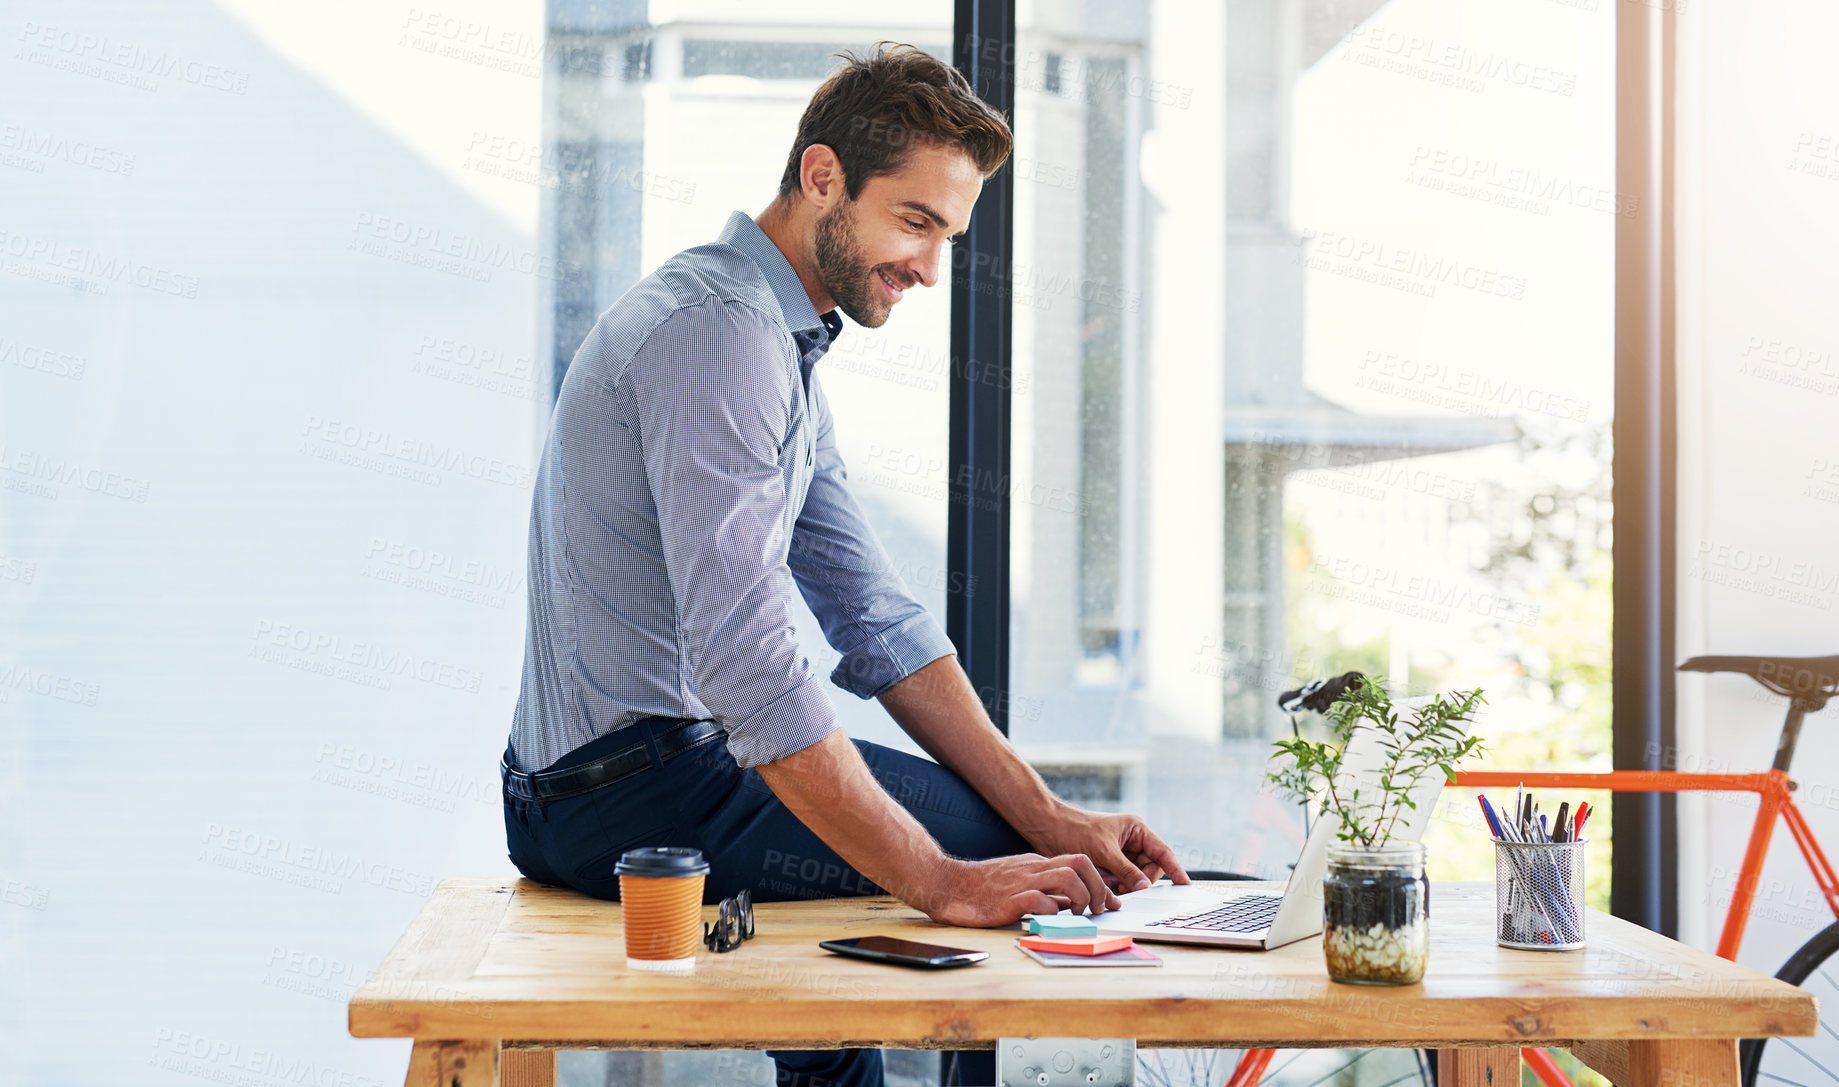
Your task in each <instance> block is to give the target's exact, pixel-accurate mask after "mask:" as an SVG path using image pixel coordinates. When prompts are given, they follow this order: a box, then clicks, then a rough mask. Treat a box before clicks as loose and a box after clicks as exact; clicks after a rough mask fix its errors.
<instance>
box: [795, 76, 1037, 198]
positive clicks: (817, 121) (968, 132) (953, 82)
mask: <svg viewBox="0 0 1839 1087" xmlns="http://www.w3.org/2000/svg"><path fill="white" fill-rule="evenodd" d="M836 55H837V56H839V57H841V58H842V59H843V66H842V67H841V68H839V69H837V70H836V71H835V72H832V73H831V74H830V78H828V79H826V80H824V82H823V85H822V86H820V87H818V88H817V93H816V94H813V95H812V96H811V104H810V105H808V106H806V107H805V113H804V116H803V117H800V118H799V119H798V138H797V139H796V140H794V141H793V142H792V154H791V157H790V158H788V159H787V160H786V163H785V173H784V174H783V175H781V176H780V178H779V195H780V197H782V198H783V197H787V196H791V195H792V194H794V193H796V192H798V190H799V180H798V176H799V168H798V167H799V161H800V160H801V159H803V158H804V154H805V149H806V148H808V147H810V146H811V145H812V144H819V143H821V144H823V145H824V146H826V147H828V148H830V149H831V150H832V151H834V152H836V157H837V161H839V162H841V163H842V164H843V187H844V191H845V192H847V193H848V194H849V198H850V199H851V200H854V199H855V198H856V197H858V196H860V195H862V186H863V185H865V184H867V183H868V179H869V178H871V177H879V176H880V175H882V174H891V173H893V172H894V171H896V170H898V169H900V168H901V167H902V166H904V165H905V164H906V161H907V156H908V155H909V154H910V153H911V152H912V150H913V148H914V147H915V146H916V145H918V144H921V143H930V144H942V145H945V146H948V147H959V148H962V149H963V150H964V151H965V152H967V153H968V154H969V155H970V156H971V159H972V161H974V162H976V163H977V169H978V171H979V172H981V173H982V174H983V176H984V177H989V176H990V175H991V174H993V173H995V172H996V170H997V168H998V167H1000V166H1001V165H1002V164H1003V161H1004V160H1005V159H1007V158H1008V157H1009V150H1010V146H1011V142H1012V137H1011V136H1010V133H1009V125H1008V124H1007V123H1006V122H1005V121H1004V120H1003V118H1002V115H1001V114H999V113H997V112H996V111H995V110H993V109H991V108H990V107H989V106H988V105H987V104H986V103H985V102H984V101H983V99H981V98H978V97H977V95H976V94H975V93H974V92H973V91H972V90H971V85H970V84H969V83H968V82H966V81H965V78H964V76H963V75H962V74H961V73H959V71H958V70H957V69H956V68H953V67H952V66H951V65H949V64H946V63H945V62H943V61H941V60H939V59H938V58H937V57H935V56H933V55H932V54H930V53H927V52H925V51H924V50H921V49H915V48H914V47H913V46H911V45H896V44H894V43H892V42H877V43H876V45H875V52H874V53H873V54H872V55H870V56H867V57H858V56H856V55H855V54H853V53H847V52H845V53H838V54H836Z"/></svg>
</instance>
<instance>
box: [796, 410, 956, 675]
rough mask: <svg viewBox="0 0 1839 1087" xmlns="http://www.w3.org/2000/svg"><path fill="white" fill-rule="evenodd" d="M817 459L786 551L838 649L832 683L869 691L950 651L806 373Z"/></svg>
mask: <svg viewBox="0 0 1839 1087" xmlns="http://www.w3.org/2000/svg"><path fill="white" fill-rule="evenodd" d="M811 387H812V390H813V397H812V399H813V400H814V402H815V403H814V408H815V412H816V425H817V438H816V440H817V464H816V470H815V473H814V474H813V476H812V478H811V489H810V491H809V493H808V494H806V496H805V504H804V506H803V508H802V509H800V511H799V515H798V521H797V523H796V525H795V526H794V528H793V532H792V547H791V552H790V555H789V557H788V562H789V565H790V566H791V570H792V576H793V577H794V578H795V579H796V580H797V583H798V588H799V591H800V592H801V593H803V594H804V598H805V603H807V604H809V605H810V607H811V612H812V614H813V615H815V616H816V617H817V621H818V623H819V624H820V625H821V626H822V627H823V629H824V638H825V640H827V641H828V642H829V643H830V645H831V648H833V649H835V650H836V651H837V652H839V653H841V654H843V659H842V660H841V661H839V662H838V663H837V666H836V668H835V670H833V671H832V672H831V673H830V679H831V682H833V683H835V684H836V685H837V686H839V687H841V688H843V689H844V690H846V691H848V692H850V693H851V694H853V695H855V696H857V697H858V698H873V697H874V696H876V695H878V694H880V693H881V692H882V691H885V690H887V689H888V688H889V687H891V686H893V685H894V684H896V683H898V682H900V681H901V680H903V679H905V678H906V677H907V676H909V675H912V674H913V673H914V672H916V671H918V670H919V669H920V668H923V667H925V666H926V665H928V664H930V663H932V662H933V661H935V660H938V659H939V658H940V657H947V656H950V655H952V653H954V652H955V650H954V648H953V647H952V644H951V640H950V639H949V638H947V637H946V636H945V631H944V630H943V629H942V628H941V627H940V626H939V623H938V620H937V619H935V618H934V617H933V615H932V613H930V612H928V611H927V610H926V609H925V607H924V606H922V605H921V604H920V603H919V602H918V601H917V600H914V599H913V597H912V595H911V594H909V593H908V592H907V588H906V585H905V584H904V583H903V582H902V580H901V578H900V574H899V571H897V570H895V569H894V564H893V562H892V561H891V560H890V559H889V558H888V554H887V551H886V550H885V549H883V548H882V546H881V541H880V540H878V539H877V538H876V536H875V532H874V530H873V529H872V528H870V527H869V524H868V519H867V518H865V517H864V516H863V515H862V508H861V506H860V505H858V504H857V502H856V498H855V495H854V494H852V493H851V492H850V490H849V484H848V473H847V471H846V469H845V468H844V465H843V458H842V455H841V454H840V453H838V452H837V447H836V430H835V427H834V426H833V425H832V423H831V417H830V407H829V404H828V403H827V402H826V401H825V399H824V394H823V387H822V386H821V385H819V384H818V381H817V378H816V377H815V376H813V377H812V378H811Z"/></svg>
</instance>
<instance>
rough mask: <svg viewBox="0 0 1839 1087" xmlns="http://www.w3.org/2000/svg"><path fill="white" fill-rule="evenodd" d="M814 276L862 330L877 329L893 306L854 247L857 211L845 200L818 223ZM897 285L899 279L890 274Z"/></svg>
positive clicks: (871, 269)
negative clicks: (815, 273) (815, 270)
mask: <svg viewBox="0 0 1839 1087" xmlns="http://www.w3.org/2000/svg"><path fill="white" fill-rule="evenodd" d="M816 248H817V275H818V279H819V280H820V281H822V283H823V284H824V289H825V290H827V291H829V292H830V297H831V298H834V299H836V304H837V308H838V309H840V310H842V311H843V312H844V313H846V314H848V315H849V319H850V320H852V321H854V322H855V323H856V324H858V325H861V326H862V327H863V328H880V327H881V326H882V325H883V324H884V323H886V322H887V319H888V314H889V313H890V312H891V311H892V310H893V303H892V302H889V301H887V300H886V298H885V296H884V295H882V293H881V283H880V277H879V276H878V275H876V273H875V270H874V269H873V268H871V267H869V264H868V261H867V260H865V259H864V258H863V256H862V251H861V250H860V249H858V248H856V209H855V202H854V201H853V200H845V201H843V202H842V203H840V204H838V205H837V206H836V207H834V208H832V209H831V210H830V211H828V212H826V213H825V214H824V215H823V217H822V218H820V219H818V221H817V237H816ZM888 278H890V279H893V280H894V283H895V285H896V286H900V280H899V279H898V278H896V277H894V276H893V275H890V276H889V277H888Z"/></svg>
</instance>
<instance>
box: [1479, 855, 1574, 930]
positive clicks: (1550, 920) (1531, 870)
mask: <svg viewBox="0 0 1839 1087" xmlns="http://www.w3.org/2000/svg"><path fill="white" fill-rule="evenodd" d="M1588 844H1589V843H1588V842H1504V841H1501V840H1500V839H1498V838H1497V839H1495V842H1494V906H1495V915H1496V917H1497V918H1498V921H1499V923H1498V924H1497V925H1496V927H1495V941H1496V942H1497V943H1499V944H1500V945H1501V946H1502V947H1517V948H1521V949H1523V950H1526V951H1576V950H1577V949H1579V948H1581V947H1583V946H1584V846H1586V845H1588Z"/></svg>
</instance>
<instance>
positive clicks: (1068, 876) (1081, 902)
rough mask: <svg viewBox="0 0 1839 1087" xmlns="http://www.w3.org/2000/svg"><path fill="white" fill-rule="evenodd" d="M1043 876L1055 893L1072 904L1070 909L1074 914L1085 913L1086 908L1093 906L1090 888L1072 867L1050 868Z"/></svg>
mask: <svg viewBox="0 0 1839 1087" xmlns="http://www.w3.org/2000/svg"><path fill="white" fill-rule="evenodd" d="M1041 875H1042V877H1043V878H1044V879H1045V880H1046V881H1047V884H1048V886H1050V887H1052V888H1053V890H1054V892H1056V893H1059V894H1063V895H1065V896H1066V897H1067V899H1068V900H1069V901H1070V902H1071V903H1072V905H1071V907H1070V908H1071V909H1072V911H1073V912H1074V913H1084V912H1085V908H1086V907H1087V906H1089V905H1091V904H1092V892H1091V890H1090V888H1088V887H1087V886H1086V883H1085V880H1083V879H1080V878H1079V873H1078V872H1076V871H1074V870H1073V869H1072V868H1071V867H1069V866H1066V865H1062V866H1060V867H1058V868H1049V869H1048V870H1047V871H1045V872H1043V873H1041Z"/></svg>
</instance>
